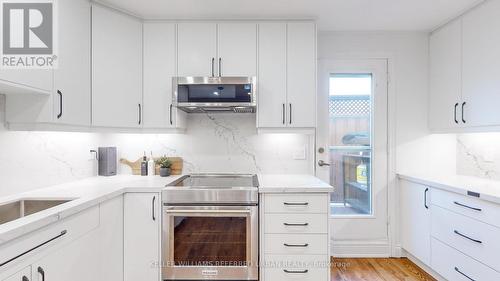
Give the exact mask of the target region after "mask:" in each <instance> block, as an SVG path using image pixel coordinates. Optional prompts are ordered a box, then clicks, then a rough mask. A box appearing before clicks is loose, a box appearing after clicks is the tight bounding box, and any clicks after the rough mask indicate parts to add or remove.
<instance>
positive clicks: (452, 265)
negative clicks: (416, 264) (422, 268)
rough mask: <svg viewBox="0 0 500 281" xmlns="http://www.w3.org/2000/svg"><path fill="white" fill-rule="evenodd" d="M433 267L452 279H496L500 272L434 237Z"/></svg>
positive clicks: (482, 280) (477, 280) (478, 280)
mask: <svg viewBox="0 0 500 281" xmlns="http://www.w3.org/2000/svg"><path fill="white" fill-rule="evenodd" d="M431 244H432V265H431V266H432V269H433V270H435V271H436V272H437V273H439V274H440V275H441V276H443V277H444V278H446V279H447V280H450V281H471V280H475V281H496V280H500V273H499V272H498V271H495V270H493V269H491V268H489V267H487V266H485V265H484V264H482V263H480V262H478V261H476V260H474V259H472V258H470V257H468V256H467V255H465V254H463V253H462V252H460V251H458V250H456V249H454V248H452V247H450V246H448V245H446V244H445V243H443V242H441V241H439V240H437V239H435V238H432V240H431Z"/></svg>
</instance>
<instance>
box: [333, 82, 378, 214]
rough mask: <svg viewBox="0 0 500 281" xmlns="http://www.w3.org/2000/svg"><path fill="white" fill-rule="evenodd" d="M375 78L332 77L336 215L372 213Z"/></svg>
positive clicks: (334, 211)
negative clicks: (373, 81)
mask: <svg viewBox="0 0 500 281" xmlns="http://www.w3.org/2000/svg"><path fill="white" fill-rule="evenodd" d="M372 80H373V79H372V74H348V73H340V74H331V75H330V81H329V117H330V119H329V126H330V138H329V146H330V158H331V159H330V163H331V164H332V165H331V166H330V169H331V170H330V177H331V178H330V182H331V183H332V184H333V185H334V186H336V187H338V188H337V189H336V190H335V192H334V193H332V195H331V206H332V214H333V215H369V214H371V213H372V185H371V171H372V167H371V159H372V125H371V124H372V122H371V120H372V104H373V103H372V98H373V95H372V93H373V83H372Z"/></svg>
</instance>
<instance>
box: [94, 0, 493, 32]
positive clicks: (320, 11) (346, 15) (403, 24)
mask: <svg viewBox="0 0 500 281" xmlns="http://www.w3.org/2000/svg"><path fill="white" fill-rule="evenodd" d="M482 1H483V0H96V2H102V3H105V4H109V5H110V6H113V7H116V8H120V9H123V10H125V11H128V12H130V13H132V14H135V15H137V16H139V17H141V18H145V19H242V18H244V19H262V18H266V19H269V18H279V19H283V18H312V19H316V20H317V21H318V27H319V29H320V30H323V31H325V30H424V31H427V30H431V29H433V28H435V27H437V26H439V25H441V24H443V23H444V22H446V21H448V20H449V19H451V18H453V17H455V16H457V15H459V14H461V13H462V12H464V11H465V10H467V9H469V8H471V7H473V6H474V5H476V4H477V3H479V2H482Z"/></svg>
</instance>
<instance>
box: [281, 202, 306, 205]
mask: <svg viewBox="0 0 500 281" xmlns="http://www.w3.org/2000/svg"><path fill="white" fill-rule="evenodd" d="M283 204H284V205H285V206H307V205H309V203H308V202H284V203H283Z"/></svg>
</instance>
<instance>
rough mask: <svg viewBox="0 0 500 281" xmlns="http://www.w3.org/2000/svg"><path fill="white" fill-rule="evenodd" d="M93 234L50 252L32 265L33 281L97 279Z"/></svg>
mask: <svg viewBox="0 0 500 281" xmlns="http://www.w3.org/2000/svg"><path fill="white" fill-rule="evenodd" d="M94 242H95V237H94V236H93V235H86V236H85V237H83V238H81V239H78V240H77V241H75V242H73V243H71V244H69V245H68V246H66V247H63V248H61V249H59V250H57V251H55V252H52V253H50V254H49V255H47V256H45V257H44V258H42V259H40V260H39V261H37V262H35V263H34V264H33V265H32V276H33V279H32V280H33V281H48V280H51V281H68V280H73V281H88V280H99V275H98V273H99V271H98V270H96V269H97V268H98V267H99V259H98V258H97V257H96V252H97V248H96V247H97V246H98V245H97V244H96V243H94Z"/></svg>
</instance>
